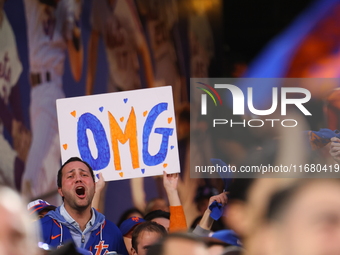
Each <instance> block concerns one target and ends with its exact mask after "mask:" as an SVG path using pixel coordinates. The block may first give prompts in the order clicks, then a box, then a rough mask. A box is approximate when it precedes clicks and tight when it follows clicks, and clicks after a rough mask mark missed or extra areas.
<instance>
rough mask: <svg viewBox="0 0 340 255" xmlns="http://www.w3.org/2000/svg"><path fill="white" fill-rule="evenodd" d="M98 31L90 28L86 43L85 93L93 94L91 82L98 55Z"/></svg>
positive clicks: (93, 77) (94, 73) (92, 81)
mask: <svg viewBox="0 0 340 255" xmlns="http://www.w3.org/2000/svg"><path fill="white" fill-rule="evenodd" d="M98 42H99V33H98V31H96V30H94V29H92V31H91V34H90V39H89V45H88V50H87V52H88V60H87V73H86V88H85V95H91V94H93V84H94V79H95V75H96V69H97V55H98Z"/></svg>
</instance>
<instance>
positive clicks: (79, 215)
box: [64, 204, 92, 231]
mask: <svg viewBox="0 0 340 255" xmlns="http://www.w3.org/2000/svg"><path fill="white" fill-rule="evenodd" d="M64 207H65V210H66V211H67V212H68V214H69V215H70V216H71V217H72V218H73V219H74V220H75V221H76V222H77V223H78V224H79V228H80V230H81V231H84V230H85V228H86V224H87V223H88V222H89V221H90V220H91V217H92V209H91V206H89V207H87V208H86V209H84V210H75V209H73V208H71V207H70V206H69V205H67V204H64Z"/></svg>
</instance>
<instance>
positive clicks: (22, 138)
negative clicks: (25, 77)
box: [0, 0, 30, 190]
mask: <svg viewBox="0 0 340 255" xmlns="http://www.w3.org/2000/svg"><path fill="white" fill-rule="evenodd" d="M3 4H4V0H0V184H4V185H7V186H10V187H12V188H13V189H17V190H20V188H21V177H22V173H23V171H24V166H25V164H24V162H25V160H26V157H27V149H26V148H27V147H29V143H30V133H29V132H28V131H27V129H26V128H25V127H24V125H23V123H22V112H21V107H20V90H19V86H18V85H16V84H17V82H18V79H19V77H20V74H21V72H22V65H21V62H20V59H19V56H18V52H17V46H16V41H15V37H14V33H13V30H12V27H11V25H10V24H9V22H8V19H7V16H6V14H5V12H4V11H3ZM5 131H7V134H8V136H7V138H11V139H12V143H9V141H8V140H7V139H6V137H5V135H4V134H5Z"/></svg>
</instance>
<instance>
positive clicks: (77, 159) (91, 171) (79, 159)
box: [57, 157, 95, 188]
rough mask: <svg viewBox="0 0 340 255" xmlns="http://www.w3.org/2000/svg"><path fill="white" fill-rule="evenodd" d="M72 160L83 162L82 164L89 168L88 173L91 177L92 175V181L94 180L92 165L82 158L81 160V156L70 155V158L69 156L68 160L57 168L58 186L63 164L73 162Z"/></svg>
mask: <svg viewBox="0 0 340 255" xmlns="http://www.w3.org/2000/svg"><path fill="white" fill-rule="evenodd" d="M74 161H79V162H82V163H84V164H85V165H86V166H87V167H88V168H89V170H90V173H91V177H92V179H93V181H95V180H94V173H93V169H92V167H91V166H90V165H89V164H88V163H87V162H85V161H84V160H82V159H81V158H78V157H72V158H70V159H69V160H67V161H66V162H65V163H64V164H63V165H62V166H61V167H60V169H59V171H58V178H57V185H58V188H61V179H62V175H63V173H62V171H63V168H64V166H65V165H67V164H68V163H70V162H74Z"/></svg>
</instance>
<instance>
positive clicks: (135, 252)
mask: <svg viewBox="0 0 340 255" xmlns="http://www.w3.org/2000/svg"><path fill="white" fill-rule="evenodd" d="M131 255H138V253H137V251H136V250H135V248H133V247H131Z"/></svg>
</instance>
